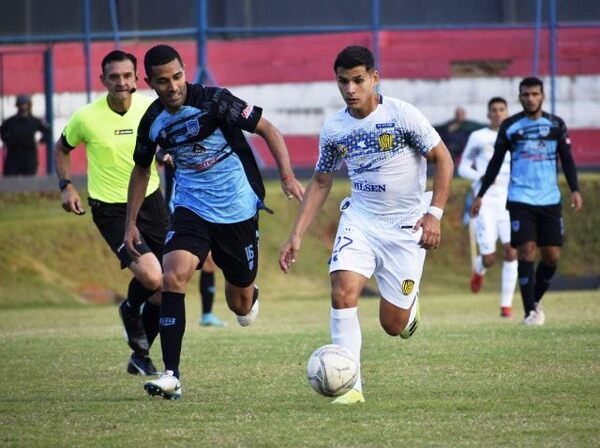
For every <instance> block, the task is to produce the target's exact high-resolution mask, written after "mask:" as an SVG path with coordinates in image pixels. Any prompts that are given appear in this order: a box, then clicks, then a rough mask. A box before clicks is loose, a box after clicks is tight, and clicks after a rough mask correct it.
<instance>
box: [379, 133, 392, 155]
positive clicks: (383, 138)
mask: <svg viewBox="0 0 600 448" xmlns="http://www.w3.org/2000/svg"><path fill="white" fill-rule="evenodd" d="M377 141H378V142H379V147H380V148H381V150H382V151H389V150H390V149H392V148H393V147H394V136H393V135H392V134H390V133H389V132H384V133H382V134H379V136H378V137H377Z"/></svg>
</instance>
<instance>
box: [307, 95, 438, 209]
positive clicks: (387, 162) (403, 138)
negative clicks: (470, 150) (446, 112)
mask: <svg viewBox="0 0 600 448" xmlns="http://www.w3.org/2000/svg"><path fill="white" fill-rule="evenodd" d="M439 142H440V136H439V135H438V133H437V132H436V131H435V129H434V128H433V126H431V124H430V123H429V121H428V120H427V119H426V118H425V117H424V116H423V114H422V113H421V112H420V111H419V110H418V109H417V108H415V107H414V106H413V105H411V104H409V103H407V102H404V101H401V100H397V99H394V98H389V97H386V98H385V99H384V97H383V96H380V101H379V104H378V106H377V108H376V109H375V110H374V111H373V112H371V113H370V114H369V115H368V116H367V117H365V118H363V119H356V118H353V117H352V116H351V115H350V114H349V113H348V110H347V108H344V109H341V110H340V111H338V112H337V113H336V114H335V115H333V117H331V118H329V119H328V120H327V121H326V122H325V124H324V125H323V128H322V130H321V135H320V141H319V159H318V161H317V165H316V168H315V171H317V172H320V173H330V172H333V171H335V170H339V169H340V167H341V164H342V161H345V162H346V165H347V166H348V174H349V176H350V182H351V184H352V207H353V208H354V209H355V210H357V211H359V212H361V213H362V214H368V215H384V216H401V217H404V216H421V214H422V212H421V196H422V195H423V192H424V191H425V181H426V177H427V162H426V160H425V157H424V156H425V155H426V154H427V153H428V152H429V151H430V150H431V149H432V148H433V147H435V146H436V145H437V144H438V143H439Z"/></svg>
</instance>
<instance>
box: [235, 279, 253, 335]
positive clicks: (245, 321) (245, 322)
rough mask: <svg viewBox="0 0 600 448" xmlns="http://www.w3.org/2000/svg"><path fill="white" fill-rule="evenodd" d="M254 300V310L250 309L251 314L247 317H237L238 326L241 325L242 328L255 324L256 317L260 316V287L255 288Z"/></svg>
mask: <svg viewBox="0 0 600 448" xmlns="http://www.w3.org/2000/svg"><path fill="white" fill-rule="evenodd" d="M253 299H255V300H254V304H253V305H252V308H250V312H249V313H248V314H246V315H245V316H236V317H237V321H238V324H240V326H241V327H247V326H248V325H250V324H251V323H252V322H254V321H255V320H256V316H258V286H255V287H254V297H253Z"/></svg>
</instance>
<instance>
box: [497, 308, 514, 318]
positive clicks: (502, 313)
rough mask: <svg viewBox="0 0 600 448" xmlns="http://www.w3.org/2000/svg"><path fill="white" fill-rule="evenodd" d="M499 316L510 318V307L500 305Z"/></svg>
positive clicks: (511, 314) (511, 315)
mask: <svg viewBox="0 0 600 448" xmlns="http://www.w3.org/2000/svg"><path fill="white" fill-rule="evenodd" d="M500 317H505V318H507V319H512V317H513V313H512V308H511V307H510V306H503V307H501V308H500Z"/></svg>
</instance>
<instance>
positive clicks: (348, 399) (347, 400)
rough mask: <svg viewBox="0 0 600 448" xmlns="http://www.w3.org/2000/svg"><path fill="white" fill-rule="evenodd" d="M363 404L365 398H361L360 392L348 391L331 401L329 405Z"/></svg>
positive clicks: (356, 390) (355, 390)
mask: <svg viewBox="0 0 600 448" xmlns="http://www.w3.org/2000/svg"><path fill="white" fill-rule="evenodd" d="M364 402H365V397H364V396H363V393H362V391H360V390H358V389H350V391H348V392H346V393H345V394H344V395H341V396H339V397H337V398H336V399H335V400H333V401H332V402H331V404H356V403H364Z"/></svg>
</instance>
